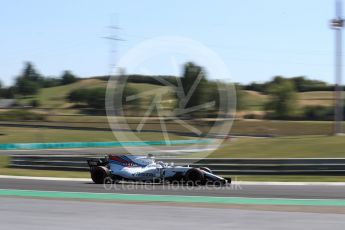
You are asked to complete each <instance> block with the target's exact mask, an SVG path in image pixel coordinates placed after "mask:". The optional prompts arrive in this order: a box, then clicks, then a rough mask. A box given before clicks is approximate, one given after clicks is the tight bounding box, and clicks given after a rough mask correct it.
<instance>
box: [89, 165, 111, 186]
mask: <svg viewBox="0 0 345 230" xmlns="http://www.w3.org/2000/svg"><path fill="white" fill-rule="evenodd" d="M90 173H91V179H92V181H93V182H95V184H106V183H109V179H110V172H109V170H108V169H107V168H106V167H104V166H96V167H93V168H92V169H91V170H90Z"/></svg>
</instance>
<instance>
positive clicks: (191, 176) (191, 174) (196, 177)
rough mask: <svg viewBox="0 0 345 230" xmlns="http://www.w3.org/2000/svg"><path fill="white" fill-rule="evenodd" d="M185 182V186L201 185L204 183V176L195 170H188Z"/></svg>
mask: <svg viewBox="0 0 345 230" xmlns="http://www.w3.org/2000/svg"><path fill="white" fill-rule="evenodd" d="M185 180H186V182H187V185H193V186H194V185H202V184H204V183H205V177H204V174H203V173H202V172H201V171H200V170H199V169H197V168H192V169H189V170H188V171H187V172H186V175H185Z"/></svg>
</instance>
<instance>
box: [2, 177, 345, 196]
mask: <svg viewBox="0 0 345 230" xmlns="http://www.w3.org/2000/svg"><path fill="white" fill-rule="evenodd" d="M112 186H113V187H112V188H111V189H110V190H106V189H105V188H104V187H103V185H97V184H94V183H92V182H91V181H90V182H83V181H49V180H27V179H3V178H1V179H0V189H21V190H43V191H66V192H92V193H127V194H154V195H183V196H217V197H251V198H292V199H345V186H320V185H305V186H304V185H236V184H234V185H230V186H227V187H210V186H209V187H204V186H200V187H191V186H171V185H159V184H133V183H124V184H115V185H112Z"/></svg>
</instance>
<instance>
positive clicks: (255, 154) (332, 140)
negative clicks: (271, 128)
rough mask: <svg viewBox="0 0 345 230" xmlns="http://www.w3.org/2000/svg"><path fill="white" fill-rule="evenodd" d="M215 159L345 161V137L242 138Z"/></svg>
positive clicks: (216, 152) (220, 152)
mask: <svg viewBox="0 0 345 230" xmlns="http://www.w3.org/2000/svg"><path fill="white" fill-rule="evenodd" d="M209 157H214V158H217V157H218V158H345V137H342V136H298V137H279V138H239V139H233V140H232V141H227V142H225V143H224V144H223V145H222V146H221V148H219V149H217V150H216V151H215V152H213V153H212V154H211V155H210V156H209Z"/></svg>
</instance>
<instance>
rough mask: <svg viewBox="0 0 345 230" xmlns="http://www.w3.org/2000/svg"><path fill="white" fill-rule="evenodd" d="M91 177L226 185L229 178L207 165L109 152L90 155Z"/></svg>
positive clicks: (106, 180)
mask: <svg viewBox="0 0 345 230" xmlns="http://www.w3.org/2000/svg"><path fill="white" fill-rule="evenodd" d="M87 162H88V165H89V167H90V173H91V179H92V180H93V182H95V183H96V184H104V183H117V182H120V181H140V182H160V183H165V182H170V183H175V182H178V183H185V184H190V185H206V184H212V185H225V184H227V183H230V181H228V180H226V179H224V178H222V177H220V176H217V175H215V174H213V173H212V171H211V170H210V169H209V168H206V167H200V168H195V167H190V166H175V165H174V164H173V163H171V164H167V163H164V162H161V161H158V162H156V161H155V159H154V158H153V157H152V156H151V155H148V156H133V155H108V156H106V157H104V158H99V159H90V160H88V161H87Z"/></svg>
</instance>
